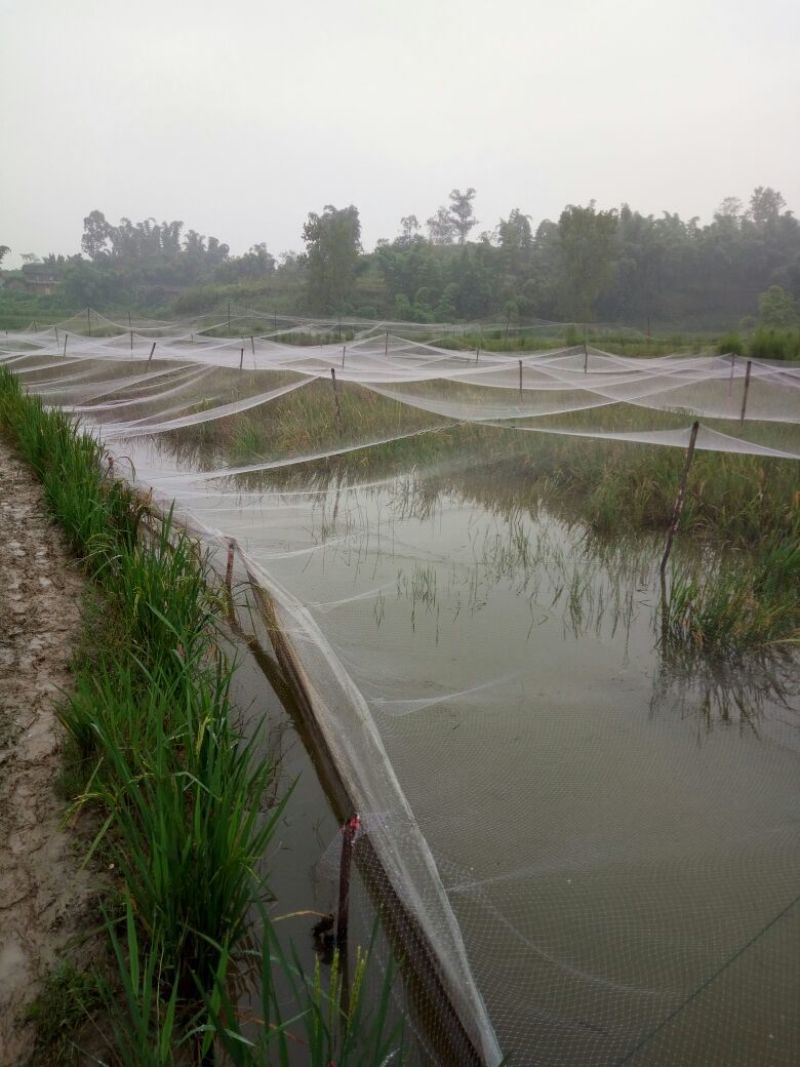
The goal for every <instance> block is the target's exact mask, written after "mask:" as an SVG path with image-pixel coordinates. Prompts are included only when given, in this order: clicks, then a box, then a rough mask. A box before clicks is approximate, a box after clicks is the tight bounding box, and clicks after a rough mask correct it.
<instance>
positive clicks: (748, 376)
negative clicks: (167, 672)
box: [0, 316, 800, 1067]
mask: <svg viewBox="0 0 800 1067" xmlns="http://www.w3.org/2000/svg"><path fill="white" fill-rule="evenodd" d="M200 326H201V324H199V323H197V322H184V323H181V324H177V325H171V324H168V323H156V322H153V323H149V324H141V323H140V324H138V325H136V326H132V327H131V328H126V327H125V325H124V324H114V323H113V322H110V321H108V320H102V319H101V318H100V317H99V316H95V317H94V319H93V320H92V328H93V332H94V333H95V334H99V333H102V334H103V336H97V335H94V336H90V337H86V336H81V335H80V334H79V332H78V331H79V330H80V328H81V323H80V321H75V322H65V323H60V324H58V326H57V327H51V328H48V329H47V330H29V331H27V332H25V333H22V334H17V335H14V336H8V337H5V338H2V337H0V360H2V363H3V364H4V365H5V366H7V367H8V368H9V369H10V370H12V371H13V372H14V373H15V374H17V375H18V376H19V378H20V380H21V381H22V382H23V383H24V384H25V386H26V388H27V389H29V390H30V391H31V392H33V393H35V394H37V395H40V396H41V397H42V400H43V402H44V403H46V404H51V405H59V406H61V407H63V408H65V409H67V410H69V411H71V412H74V413H75V415H76V417H78V418H80V419H81V421H82V424H83V425H84V427H85V428H86V429H87V431H88V432H91V433H94V434H96V435H97V436H98V437H99V438H100V439H101V440H102V441H103V442H104V443H105V445H106V447H107V448H108V450H109V452H110V455H111V456H112V457H113V461H114V470H115V472H116V473H118V474H121V475H127V476H128V477H130V478H131V479H132V480H134V481H135V482H136V483H137V484H139V485H141V486H143V487H146V488H148V489H152V490H153V491H154V493H155V495H156V499H157V500H158V501H159V502H161V503H162V505H163V506H165V507H166V506H168V505H169V503H170V502H171V501H173V500H174V501H176V502H177V505H178V508H179V510H180V513H181V515H182V517H183V519H184V521H185V522H186V524H187V525H188V526H189V528H190V529H191V530H193V532H194V533H195V534H196V535H197V536H198V537H199V538H201V540H202V541H203V543H204V544H205V545H206V546H207V547H208V549H209V551H210V553H211V554H212V558H213V559H214V561H215V563H216V566H217V568H218V570H219V571H220V573H222V574H224V573H225V572H226V570H227V567H228V558H229V555H228V554H229V551H230V550H231V545H233V550H232V551H233V555H232V557H231V560H232V563H231V566H232V572H233V585H234V588H235V589H236V590H237V591H238V592H239V594H240V599H241V600H242V602H244V601H245V600H247V602H248V603H249V605H250V609H251V610H250V614H248V615H247V616H246V617H245V616H242V620H243V621H242V624H243V625H246V626H247V627H248V628H250V629H252V630H253V632H254V633H255V634H256V635H257V637H258V638H259V640H260V641H261V643H262V645H263V647H264V648H265V649H266V650H267V651H268V652H269V653H270V654H271V655H272V656H273V657H274V658H275V659H276V660H277V661H278V663H279V665H280V667H281V669H282V671H283V673H284V675H285V676H287V677H289V678H290V679H291V681H292V685H293V687H294V689H295V690H296V692H297V696H298V702H299V704H301V705H302V706H303V708H304V711H305V714H306V715H307V717H308V718H309V720H310V724H311V727H312V728H313V730H314V731H315V733H316V735H317V740H318V743H319V746H320V748H321V749H324V751H325V752H326V753H327V754H328V758H329V762H330V773H331V775H332V777H333V778H334V779H335V780H336V782H337V783H338V788H340V789H341V792H342V794H343V795H344V797H345V798H346V799H345V800H343V801H342V803H345V802H347V803H349V804H351V805H352V806H353V807H355V808H356V809H357V810H358V811H359V813H360V814H361V816H362V823H363V834H362V837H361V839H360V841H359V842H358V843H357V845H356V858H357V862H358V864H359V867H360V870H361V875H362V884H361V888H360V889H359V890H358V891H357V892H355V897H356V911H358V910H359V906H358V899H359V897H358V893H363V894H364V895H365V897H369V898H370V899H371V900H372V901H373V902H375V901H378V902H379V903H378V907H379V910H380V911H381V912H382V915H383V917H384V920H385V923H386V925H387V927H388V928H389V932H390V940H391V941H392V943H393V945H394V948H395V950H396V952H397V954H398V956H400V957H402V958H404V959H406V960H407V962H409V964H410V969H411V970H412V971H413V972H414V975H412V976H410V977H409V984H410V989H411V992H410V996H409V999H410V1002H411V1003H412V1005H413V1008H414V1015H415V1018H416V1020H417V1024H418V1029H419V1030H420V1033H421V1035H422V1037H421V1040H422V1043H423V1045H424V1046H425V1047H426V1048H427V1049H428V1055H429V1057H430V1058H431V1059H433V1060H438V1061H439V1062H443V1063H469V1062H475V1063H489V1064H497V1063H499V1062H500V1059H501V1057H502V1056H506V1057H507V1061H508V1062H509V1063H510V1064H515V1065H516V1064H521V1065H527V1064H534V1063H535V1064H559V1065H561V1064H563V1065H565V1067H566V1065H576V1064H577V1065H581V1064H597V1065H608V1064H622V1063H632V1064H637V1065H644V1064H648V1065H649V1064H657V1065H675V1067H677V1065H685V1064H698V1065H699V1064H717V1063H718V1064H725V1065H726V1067H728V1065H741V1067H744V1065H746V1064H753V1063H759V1064H772V1065H776V1067H777V1065H782V1064H786V1065H789V1064H792V1063H794V1062H795V1061H796V1048H797V1040H798V1031H799V1029H800V1012H799V1010H798V1004H800V998H799V994H800V964H798V960H800V952H798V949H800V905H798V902H797V901H798V894H800V844H799V842H798V834H797V826H798V816H797V812H798V811H799V810H800V806H799V805H798V801H800V786H799V785H798V776H797V760H798V756H800V736H799V735H798V720H797V715H796V710H795V709H796V702H797V693H796V685H795V679H796V673H795V674H794V675H793V674H792V667H793V664H792V662H791V661H790V660H788V659H787V660H786V662H784V660H781V659H777V660H776V661H775V662H774V663H772V662H771V663H770V664H768V665H765V666H764V669H763V670H762V669H761V668H759V669H758V670H756V669H755V668H748V669H744V667H742V666H741V665H739V666H737V665H733V666H732V667H730V668H728V667H726V668H725V669H723V668H722V667H719V666H717V665H713V664H706V665H704V666H703V669H702V670H700V671H693V672H688V673H687V672H686V671H682V670H681V669H678V668H675V667H671V666H670V665H668V664H666V663H665V662H664V661H663V659H662V658H660V657H659V653H658V632H657V630H658V611H657V605H658V600H657V592H658V582H657V562H658V557H659V549H660V547H661V546H660V545H657V544H654V543H652V542H648V541H646V540H645V541H643V542H642V543H641V545H640V546H639V547H638V548H636V550H634V549H632V548H631V547H630V545H625V546H621V547H620V548H619V549H617V548H615V547H614V546H610V547H608V546H607V547H606V548H604V549H602V550H601V549H599V548H598V547H597V546H596V545H592V544H591V543H589V542H588V541H587V538H586V536H585V531H584V530H583V529H582V528H581V527H580V526H579V525H576V524H575V517H574V515H563V516H559V515H558V514H555V513H554V512H552V511H547V510H545V509H544V508H542V507H541V506H540V505H539V504H538V502H537V498H536V494H535V491H534V488H532V487H531V486H532V485H533V483H536V482H537V480H541V479H549V480H550V481H553V480H557V479H558V478H559V477H562V475H563V472H564V471H565V470H566V469H568V468H569V469H575V470H577V471H578V473H579V472H580V470H581V469H582V467H585V468H586V469H587V470H588V471H592V470H593V469H594V467H593V466H592V464H597V463H599V462H602V463H606V464H613V463H615V462H617V461H621V460H622V459H623V458H624V457H625V456H627V455H629V454H630V450H638V451H639V452H641V454H642V455H643V456H646V457H648V462H651V463H652V464H653V465H655V464H656V463H658V462H659V461H660V459H661V458H663V456H664V455H673V456H675V458H676V459H677V460H680V459H681V458H682V457H680V456H678V454H677V453H676V451H675V450H680V451H683V450H685V449H686V447H687V444H688V440H689V426H690V424H691V423H692V422H693V421H694V420H695V419H698V420H700V421H701V429H700V432H699V434H698V438H697V448H698V449H700V450H701V451H704V452H709V453H720V454H721V458H720V467H719V470H720V476H721V477H722V476H724V477H727V478H739V477H745V476H751V475H752V476H753V477H755V478H756V480H757V479H758V478H762V480H763V482H764V483H766V482H767V481H768V480H769V479H770V478H772V477H773V476H775V472H778V473H779V474H780V476H781V478H782V479H783V481H782V482H781V485H785V486H786V487H787V489H786V492H787V495H789V494H790V493H791V492H792V489H794V490H796V489H797V487H798V478H797V466H796V461H797V458H798V457H799V456H800V425H798V424H800V366H799V365H797V364H789V363H774V364H770V363H767V362H764V361H747V360H743V359H739V358H735V357H731V356H672V357H663V358H658V359H647V360H645V359H633V358H624V357H621V356H617V355H613V354H611V353H607V352H602V351H600V350H598V349H594V348H591V347H587V349H586V350H584V348H583V346H581V347H580V348H578V349H576V348H562V349H558V350H551V351H546V352H540V353H527V354H516V353H515V354H514V355H513V356H510V355H508V354H499V353H496V354H491V353H484V352H475V351H474V350H473V351H472V352H463V351H454V350H451V349H449V348H444V347H440V346H439V345H437V344H436V343H434V341H433V340H431V339H430V338H431V337H433V335H434V332H435V333H436V335H437V336H439V337H440V339H441V338H442V337H443V336H444V335H445V334H446V333H447V331H446V330H444V329H439V328H438V327H431V328H429V335H428V336H426V334H425V333H424V331H423V330H422V329H421V328H419V327H414V328H413V329H412V328H410V329H408V330H401V329H400V328H399V327H397V326H395V327H392V328H391V330H390V332H389V333H388V334H387V332H386V330H385V329H373V330H369V329H367V330H365V331H364V332H363V334H361V335H359V334H356V335H355V336H353V337H352V338H350V339H348V340H346V341H342V342H330V341H329V340H328V339H327V335H328V334H329V333H330V329H329V327H328V326H325V327H324V329H323V327H320V334H322V335H325V336H321V337H320V338H319V339H320V340H322V341H323V343H321V344H312V343H309V342H310V341H313V340H314V338H313V337H310V336H309V333H310V332H312V331H310V328H309V325H308V324H307V323H305V324H302V328H298V329H297V330H296V331H295V330H294V329H293V328H292V327H291V326H290V325H289V324H287V323H286V322H281V323H280V324H278V323H277V322H272V323H270V322H269V321H268V320H265V321H264V322H262V323H261V326H262V327H263V329H262V331H261V332H260V333H258V334H253V335H252V336H251V335H250V333H248V334H247V335H246V336H245V337H243V338H239V337H231V336H227V337H225V336H214V335H215V334H219V333H222V332H224V331H225V329H226V327H227V323H224V322H223V323H221V324H217V325H216V327H215V328H213V329H211V330H210V331H209V329H208V327H206V329H205V332H204V331H203V330H202V329H201V328H200ZM253 328H255V327H251V328H250V329H253ZM301 335H302V336H301ZM297 341H303V342H304V343H303V344H298V343H296V342H297ZM679 466H680V463H678V464H677V467H678V468H679ZM760 484H761V483H760ZM332 851H333V852H334V853H338V849H337V848H336V846H335V845H334V848H333V850H332ZM329 867H330V864H329V863H328V860H327V859H325V860H324V861H323V862H322V863H321V864H320V872H319V879H318V881H319V887H318V892H319V894H320V897H321V898H323V897H325V895H326V893H327V892H328V889H327V888H326V886H328V885H329V884H330V882H331V878H330V877H329V875H330V871H329ZM334 880H335V879H334ZM318 903H319V904H320V905H322V904H323V903H325V902H324V901H323V900H322V899H320V901H319V902H318ZM365 910H366V909H365ZM353 921H354V924H356V925H357V919H356V918H354V920H353Z"/></svg>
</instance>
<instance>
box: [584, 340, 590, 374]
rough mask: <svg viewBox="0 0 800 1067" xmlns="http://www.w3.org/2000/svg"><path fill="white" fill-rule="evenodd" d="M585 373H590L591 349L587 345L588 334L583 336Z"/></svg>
mask: <svg viewBox="0 0 800 1067" xmlns="http://www.w3.org/2000/svg"><path fill="white" fill-rule="evenodd" d="M583 373H584V374H588V373H589V348H588V346H587V344H586V334H584V335H583Z"/></svg>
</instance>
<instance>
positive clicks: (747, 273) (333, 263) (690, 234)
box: [0, 186, 800, 328]
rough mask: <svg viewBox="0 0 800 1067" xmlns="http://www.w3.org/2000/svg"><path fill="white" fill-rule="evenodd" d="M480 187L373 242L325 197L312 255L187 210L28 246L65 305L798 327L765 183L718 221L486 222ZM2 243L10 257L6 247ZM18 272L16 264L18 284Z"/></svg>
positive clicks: (797, 236) (785, 221)
mask: <svg viewBox="0 0 800 1067" xmlns="http://www.w3.org/2000/svg"><path fill="white" fill-rule="evenodd" d="M475 199H476V191H475V189H474V188H471V187H470V188H467V189H466V190H464V191H462V190H460V189H453V190H452V191H451V192H450V194H449V197H448V199H447V203H446V204H444V205H442V206H440V207H439V208H438V209H437V210H436V211H435V212H434V213H433V214H432V215H431V216H430V217H429V218H428V219H427V220H426V221H425V222H424V224H423V223H421V222H420V221H419V219H418V218H417V217H416V216H415V215H407V216H404V217H403V218H401V220H400V225H399V230H398V233H397V235H396V236H395V237H393V238H391V239H382V240H379V241H378V242H377V245H376V247H375V248H374V249H373V250H372V251H366V250H365V249H364V248H363V247H362V242H361V220H360V216H359V212H358V209H357V208H356V207H355V206H354V205H352V204H351V205H348V206H347V207H344V208H336V207H335V206H333V205H330V204H329V205H326V206H325V207H324V209H323V210H322V212H321V213H316V212H311V213H310V214H309V215H308V218H307V220H306V222H305V224H304V226H303V230H302V235H301V236H302V241H303V244H304V246H305V247H304V251H303V252H302V253H287V254H284V255H283V256H280V257H278V258H276V257H275V256H273V255H272V254H271V253H270V252H268V251H267V246H266V244H265V243H263V242H262V243H258V244H254V245H252V246H251V248H250V249H249V251H247V252H246V253H244V254H243V255H240V256H233V255H231V252H230V248H229V246H228V245H227V244H225V243H224V242H222V241H220V240H219V239H217V238H216V237H210V236H209V237H206V236H205V235H203V234H200V233H198V232H197V231H196V230H192V229H185V227H184V224H183V222H180V221H172V222H161V223H158V222H156V220H155V219H152V218H151V219H146V220H144V221H141V222H136V223H134V222H132V221H131V220H130V219H127V218H123V219H121V220H120V222H119V223H118V224H116V225H115V224H112V223H110V222H109V221H108V220H107V219H106V217H105V215H104V214H103V213H102V212H101V211H92V212H91V213H90V214H89V215H88V216H86V218H85V219H84V231H83V238H82V241H81V249H82V251H81V253H80V254H76V255H74V256H67V257H64V256H53V255H51V256H48V257H47V258H46V259H45V260H43V261H38V260H36V259H35V257H31V256H29V257H26V258H28V259H29V260H30V262H28V263H26V264H25V265H24V266H23V268H22V272H21V273H22V275H23V277H24V276H25V273H26V272H28V275H29V276H30V277H33V276H34V275H35V274H36V272H37V271H38V272H39V274H40V275H41V274H42V272H43V271H46V272H49V275H48V277H51V278H52V280H53V284H55V285H56V286H57V291H56V297H57V298H59V299H61V300H62V302H63V303H64V304H65V305H71V306H84V305H87V304H91V305H92V306H94V307H98V308H102V307H114V306H116V307H119V306H125V305H129V306H136V307H147V306H150V307H153V306H159V307H163V306H167V305H169V304H173V305H174V306H175V307H176V308H177V309H178V310H181V309H182V310H189V309H192V310H194V309H196V310H200V309H201V307H200V305H202V304H203V302H206V303H213V302H214V300H215V299H219V298H220V295H221V294H222V293H223V292H224V293H226V294H227V296H228V298H230V296H231V294H237V293H241V296H242V300H243V302H246V301H248V300H249V302H251V303H254V304H256V305H257V304H259V303H265V305H266V304H269V303H270V301H272V303H273V305H274V303H275V301H276V299H277V298H278V297H280V301H281V310H287V311H295V312H298V313H299V312H304V311H305V312H311V313H317V314H321V315H343V314H360V315H362V316H364V317H370V318H371V317H382V318H385V317H390V318H394V319H399V320H404V321H409V320H410V321H417V322H435V321H455V320H472V319H493V320H497V319H505V320H506V321H507V322H514V323H518V322H525V321H530V320H533V319H548V320H553V321H561V322H577V323H582V322H587V323H589V322H596V321H602V322H624V323H629V324H637V325H639V326H641V327H642V328H647V327H648V326H650V325H651V324H652V325H664V324H678V323H680V324H682V325H686V326H692V325H694V326H697V327H702V326H703V325H714V326H718V325H730V324H733V323H735V322H739V321H740V320H742V319H743V318H744V319H745V320H747V319H748V318H753V319H755V317H756V316H758V318H759V320H760V321H761V322H762V323H764V324H767V325H773V326H794V325H796V324H798V321H800V319H799V318H798V310H799V309H800V224H799V223H798V221H797V219H795V217H794V215H793V213H792V212H791V211H790V210H788V209H787V205H786V203H785V201H784V198H783V196H782V195H781V194H780V193H779V192H778V191H777V190H774V189H772V188H770V187H768V186H759V187H758V188H756V189H755V190H754V191H753V193H752V195H751V196H750V198H749V200H748V202H747V203H746V204H744V203H742V202H741V201H740V200H738V199H735V198H727V199H726V200H724V201H723V202H722V204H721V205H720V207H719V209H718V210H717V211H716V213H715V214H714V217H713V219H712V220H711V222H709V223H707V224H706V225H701V224H700V222H699V220H698V219H697V218H691V219H688V220H684V219H682V218H681V217H680V216H679V215H677V214H672V213H669V212H664V213H663V214H662V215H660V216H654V215H644V214H642V213H641V212H639V211H636V210H634V209H632V208H631V207H630V206H629V205H627V204H623V205H622V207H620V208H619V209H610V210H600V209H598V208H597V206H596V204H595V202H594V201H592V202H590V203H589V204H587V205H583V206H582V205H573V204H570V205H567V206H566V207H565V208H564V210H563V211H562V212H561V214H560V216H559V218H558V220H557V221H553V220H550V219H544V220H542V221H541V222H539V223H538V225H536V226H535V227H534V225H533V222H532V218H531V216H530V215H528V214H525V213H524V212H523V211H522V210H521V209H520V208H513V209H512V210H510V211H509V213H508V215H507V217H505V218H501V219H499V220H498V222H497V223H496V225H495V226H494V227H493V228H491V229H485V230H482V231H480V232H479V233H476V231H477V230H478V226H479V220H478V219H477V218H476V216H475V212H474V204H475ZM7 251H8V249H7V248H6V246H2V245H0V259H2V256H3V253H4V252H7ZM13 273H14V272H6V274H5V275H4V276H3V277H4V278H6V279H7V280H8V279H9V278H11V276H12V275H13Z"/></svg>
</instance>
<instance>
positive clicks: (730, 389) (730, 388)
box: [728, 352, 736, 396]
mask: <svg viewBox="0 0 800 1067" xmlns="http://www.w3.org/2000/svg"><path fill="white" fill-rule="evenodd" d="M735 367H736V353H735V352H731V373H730V376H729V378H728V396H730V395H731V394H732V393H733V371H734V368H735Z"/></svg>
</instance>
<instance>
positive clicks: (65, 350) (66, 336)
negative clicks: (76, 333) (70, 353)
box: [64, 333, 69, 356]
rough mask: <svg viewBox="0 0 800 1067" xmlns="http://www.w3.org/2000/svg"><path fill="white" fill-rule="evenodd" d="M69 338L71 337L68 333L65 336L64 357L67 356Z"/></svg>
mask: <svg viewBox="0 0 800 1067" xmlns="http://www.w3.org/2000/svg"><path fill="white" fill-rule="evenodd" d="M68 337H69V334H68V333H65V334H64V355H65V356H66V354H67V338H68Z"/></svg>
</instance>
